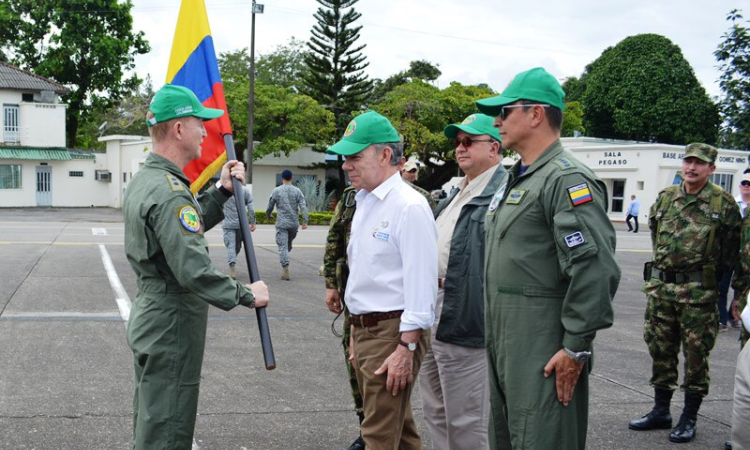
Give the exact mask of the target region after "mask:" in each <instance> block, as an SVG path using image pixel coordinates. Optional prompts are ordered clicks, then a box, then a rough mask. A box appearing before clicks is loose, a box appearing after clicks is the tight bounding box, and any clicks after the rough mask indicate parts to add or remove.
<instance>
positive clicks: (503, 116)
mask: <svg viewBox="0 0 750 450" xmlns="http://www.w3.org/2000/svg"><path fill="white" fill-rule="evenodd" d="M532 106H541V107H542V108H549V106H550V105H547V104H545V103H521V104H520V105H505V106H501V107H500V114H498V116H499V117H500V118H501V119H502V120H505V119H506V118H507V117H508V115H509V114H510V111H505V110H506V109H513V108H530V107H532Z"/></svg>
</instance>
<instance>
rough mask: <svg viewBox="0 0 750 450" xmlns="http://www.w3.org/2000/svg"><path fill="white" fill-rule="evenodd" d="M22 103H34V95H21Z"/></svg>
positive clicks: (26, 93)
mask: <svg viewBox="0 0 750 450" xmlns="http://www.w3.org/2000/svg"><path fill="white" fill-rule="evenodd" d="M21 101H22V102H29V103H31V102H33V101H34V94H32V93H31V92H24V93H22V94H21Z"/></svg>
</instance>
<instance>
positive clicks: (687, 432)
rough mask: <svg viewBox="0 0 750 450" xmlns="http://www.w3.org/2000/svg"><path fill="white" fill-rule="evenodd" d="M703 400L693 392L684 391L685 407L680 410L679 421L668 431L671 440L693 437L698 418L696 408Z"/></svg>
mask: <svg viewBox="0 0 750 450" xmlns="http://www.w3.org/2000/svg"><path fill="white" fill-rule="evenodd" d="M702 402H703V397H701V396H700V395H698V394H696V393H695V392H689V391H685V409H683V410H682V416H680V421H679V422H677V426H676V427H674V430H672V432H671V433H669V440H670V441H671V442H677V443H683V442H690V441H692V440H693V438H694V437H695V428H696V427H695V422H696V421H697V420H698V410H699V409H700V407H701V403H702Z"/></svg>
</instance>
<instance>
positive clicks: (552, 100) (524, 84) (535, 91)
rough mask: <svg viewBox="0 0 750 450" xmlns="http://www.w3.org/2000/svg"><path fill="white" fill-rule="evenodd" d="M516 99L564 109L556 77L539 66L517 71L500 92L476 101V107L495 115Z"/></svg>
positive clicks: (561, 92)
mask: <svg viewBox="0 0 750 450" xmlns="http://www.w3.org/2000/svg"><path fill="white" fill-rule="evenodd" d="M518 100H532V101H535V102H541V103H546V104H548V105H551V106H554V107H555V108H557V109H559V110H560V111H563V110H564V109H565V91H563V89H562V87H561V86H560V83H559V82H558V81H557V79H556V78H555V77H553V76H552V75H550V73H549V72H547V71H546V70H544V69H543V68H541V67H536V68H534V69H531V70H527V71H526V72H521V73H519V74H518V75H516V76H515V77H513V80H512V81H511V82H510V83H509V84H508V86H507V87H506V88H505V90H504V91H503V93H502V94H500V95H498V96H497V97H490V98H485V99H483V100H479V101H477V108H478V109H479V111H481V112H483V113H484V114H487V115H490V116H493V117H495V116H497V115H498V114H500V108H501V107H502V106H505V105H508V104H511V103H513V102H517V101H518Z"/></svg>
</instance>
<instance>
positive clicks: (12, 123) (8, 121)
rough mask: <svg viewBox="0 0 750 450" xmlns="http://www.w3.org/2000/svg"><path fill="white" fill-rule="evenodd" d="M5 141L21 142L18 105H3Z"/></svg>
mask: <svg viewBox="0 0 750 450" xmlns="http://www.w3.org/2000/svg"><path fill="white" fill-rule="evenodd" d="M3 142H21V133H20V132H19V128H18V105H3Z"/></svg>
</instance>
